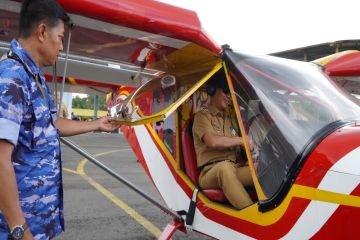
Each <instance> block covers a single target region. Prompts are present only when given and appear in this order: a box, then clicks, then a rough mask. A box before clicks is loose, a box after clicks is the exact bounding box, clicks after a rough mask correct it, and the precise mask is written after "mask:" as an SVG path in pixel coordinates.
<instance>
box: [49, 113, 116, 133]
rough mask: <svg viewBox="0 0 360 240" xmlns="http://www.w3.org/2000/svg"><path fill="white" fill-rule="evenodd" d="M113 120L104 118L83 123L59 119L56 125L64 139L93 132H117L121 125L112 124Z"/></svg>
mask: <svg viewBox="0 0 360 240" xmlns="http://www.w3.org/2000/svg"><path fill="white" fill-rule="evenodd" d="M111 120H112V118H110V117H102V118H99V119H97V120H94V121H90V122H81V121H75V120H69V119H65V118H60V117H59V118H57V119H56V122H55V125H56V127H57V128H58V129H59V131H60V135H61V136H62V137H68V136H74V135H78V134H82V133H87V132H92V131H105V132H112V131H115V130H116V129H118V128H119V125H118V124H116V123H112V122H111Z"/></svg>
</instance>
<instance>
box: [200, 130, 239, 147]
mask: <svg viewBox="0 0 360 240" xmlns="http://www.w3.org/2000/svg"><path fill="white" fill-rule="evenodd" d="M202 140H203V141H204V143H205V144H206V146H208V147H210V148H216V149H227V148H231V147H236V146H243V145H244V143H243V140H242V138H241V137H225V136H218V135H215V134H213V133H205V134H204V136H203V138H202Z"/></svg>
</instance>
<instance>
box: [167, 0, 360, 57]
mask: <svg viewBox="0 0 360 240" xmlns="http://www.w3.org/2000/svg"><path fill="white" fill-rule="evenodd" d="M161 1H162V2H166V3H168V4H172V5H176V6H180V7H183V8H188V9H192V10H195V11H196V12H197V13H198V15H199V17H200V21H201V22H202V26H203V28H204V29H205V30H206V31H207V32H208V33H209V35H210V36H211V37H212V38H213V39H214V40H215V41H216V42H217V43H218V44H219V45H222V44H225V43H227V44H229V45H230V46H231V47H232V48H233V49H236V50H240V51H243V52H248V53H253V54H267V53H273V52H278V51H284V50H289V49H293V48H298V47H304V46H309V45H314V44H320V43H324V42H331V41H337V40H347V39H360V30H359V24H360V21H359V9H360V1H359V0H341V1H334V0H297V1H296V0H271V1H270V0H217V1H215V0H161Z"/></svg>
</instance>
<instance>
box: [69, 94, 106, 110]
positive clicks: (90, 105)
mask: <svg viewBox="0 0 360 240" xmlns="http://www.w3.org/2000/svg"><path fill="white" fill-rule="evenodd" d="M94 99H95V96H94V95H88V96H87V97H85V98H80V97H79V96H76V97H75V98H73V99H72V107H73V108H80V109H94ZM98 109H99V110H104V111H106V110H107V108H106V96H99V99H98Z"/></svg>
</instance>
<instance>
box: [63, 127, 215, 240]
mask: <svg viewBox="0 0 360 240" xmlns="http://www.w3.org/2000/svg"><path fill="white" fill-rule="evenodd" d="M69 139H70V140H71V141H73V142H74V143H76V144H78V145H79V146H80V147H81V148H83V149H85V150H86V151H87V152H89V153H90V154H92V155H93V156H95V157H96V158H97V159H98V160H99V161H101V162H102V163H103V164H105V165H106V166H108V167H110V168H111V169H112V170H114V171H115V172H116V173H118V174H119V175H121V176H123V177H125V178H126V179H128V180H130V181H131V182H132V183H133V184H135V185H136V186H139V187H140V188H141V189H142V190H143V191H144V192H146V193H148V195H150V196H152V197H153V198H154V199H156V200H157V201H158V202H159V203H162V204H163V201H162V199H161V197H160V195H159V193H158V192H157V190H156V189H155V187H154V186H153V185H152V183H151V181H150V179H149V178H148V177H147V175H146V174H145V172H144V170H143V168H142V166H141V165H140V164H139V163H138V162H137V159H136V157H135V155H134V153H133V152H132V150H131V148H130V147H129V145H128V144H127V142H126V140H125V139H124V138H123V136H122V135H120V134H109V133H89V134H84V135H80V136H76V137H71V138H69ZM61 147H62V160H63V161H62V163H63V165H62V167H63V183H64V209H65V232H64V233H62V234H61V235H60V237H58V238H57V239H65V240H70V239H71V240H74V239H79V240H82V239H87V240H92V239H93V240H95V239H96V240H99V239H101V240H110V239H114V240H115V239H157V236H159V235H160V234H161V232H162V230H163V229H164V228H165V226H166V225H167V224H168V223H169V222H170V221H171V217H170V216H169V215H167V214H165V213H163V212H162V211H161V210H160V209H158V208H157V207H155V206H153V205H152V204H151V203H150V202H149V201H148V200H146V199H144V198H143V197H142V196H140V195H139V194H137V193H136V192H134V191H133V190H131V189H129V188H128V187H127V186H125V185H124V184H123V183H121V182H119V181H118V180H116V179H115V178H114V177H112V176H111V175H109V174H108V173H106V172H105V171H104V170H102V169H100V168H99V167H97V166H96V165H94V164H93V163H91V162H89V161H88V160H86V159H84V157H83V156H82V155H80V154H78V153H76V152H75V151H74V150H72V149H70V148H69V147H67V146H65V145H64V144H61ZM163 205H164V204H163ZM172 239H210V238H208V237H206V236H203V235H201V234H199V233H197V232H190V233H188V234H185V233H183V232H180V231H177V232H176V233H175V235H174V236H173V238H172Z"/></svg>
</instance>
